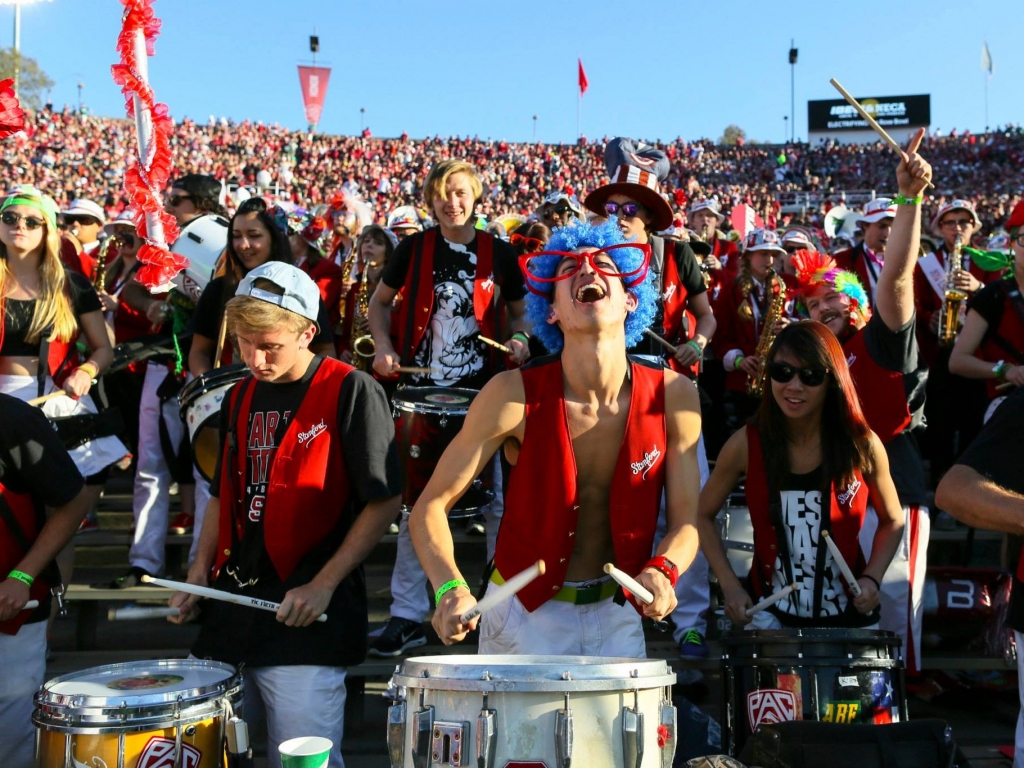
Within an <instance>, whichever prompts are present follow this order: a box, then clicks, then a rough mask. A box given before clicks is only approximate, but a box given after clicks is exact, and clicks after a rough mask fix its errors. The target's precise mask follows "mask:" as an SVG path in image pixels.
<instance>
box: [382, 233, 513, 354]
mask: <svg viewBox="0 0 1024 768" xmlns="http://www.w3.org/2000/svg"><path fill="white" fill-rule="evenodd" d="M440 234H441V230H440V228H438V227H432V228H430V229H428V230H425V231H424V232H417V233H416V234H415V235H413V236H412V239H413V241H414V242H413V258H412V263H411V264H410V265H409V271H408V272H407V273H406V275H405V285H404V286H403V287H402V290H401V293H402V296H401V299H400V301H399V302H398V311H397V312H395V313H394V314H393V315H392V320H391V336H392V338H393V339H394V342H395V350H396V351H397V352H398V354H399V355H401V359H402V361H403V363H405V364H408V361H410V360H411V359H412V356H413V355H414V354H415V353H416V350H417V349H418V348H419V346H420V342H421V341H422V340H423V334H424V333H426V330H427V326H428V325H429V324H430V317H431V315H432V314H433V313H434V246H435V245H436V243H437V238H438V237H439V236H440ZM476 238H477V253H476V276H475V277H474V278H473V314H474V315H475V316H476V322H477V325H479V326H480V334H481V335H483V336H487V337H489V338H492V339H493V338H497V334H498V330H499V329H498V322H497V317H496V311H495V309H494V235H491V234H490V233H488V232H483V231H478V232H477V233H476ZM417 254H418V256H417Z"/></svg>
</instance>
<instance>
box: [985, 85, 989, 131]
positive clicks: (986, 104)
mask: <svg viewBox="0 0 1024 768" xmlns="http://www.w3.org/2000/svg"><path fill="white" fill-rule="evenodd" d="M989 77H990V76H989V74H988V72H986V73H985V133H988V81H989Z"/></svg>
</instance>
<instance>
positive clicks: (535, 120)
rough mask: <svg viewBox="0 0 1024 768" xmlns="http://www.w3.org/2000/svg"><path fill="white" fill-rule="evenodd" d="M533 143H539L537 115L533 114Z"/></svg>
mask: <svg viewBox="0 0 1024 768" xmlns="http://www.w3.org/2000/svg"><path fill="white" fill-rule="evenodd" d="M533 143H534V144H536V143H537V116H536V115H534V116H533Z"/></svg>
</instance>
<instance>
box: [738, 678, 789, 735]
mask: <svg viewBox="0 0 1024 768" xmlns="http://www.w3.org/2000/svg"><path fill="white" fill-rule="evenodd" d="M747 716H748V717H749V718H750V730H751V731H755V730H757V726H759V725H761V723H785V722H789V721H790V720H796V697H795V696H794V695H793V692H792V691H783V690H781V689H779V688H763V689H762V690H760V691H752V692H751V693H748V694H747Z"/></svg>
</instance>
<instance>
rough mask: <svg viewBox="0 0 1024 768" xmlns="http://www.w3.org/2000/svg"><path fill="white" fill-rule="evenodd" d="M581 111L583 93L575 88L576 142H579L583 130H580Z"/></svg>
mask: <svg viewBox="0 0 1024 768" xmlns="http://www.w3.org/2000/svg"><path fill="white" fill-rule="evenodd" d="M582 111H583V95H582V94H581V93H580V92H579V88H577V89H576V143H577V144H579V141H580V138H581V137H582V136H583V131H582V130H580V113H581V112H582Z"/></svg>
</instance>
